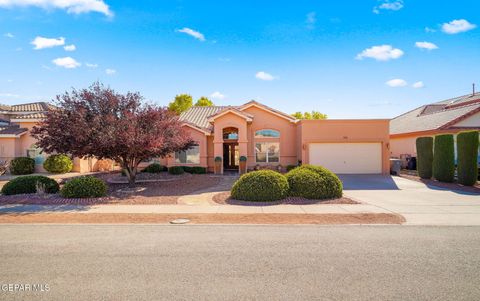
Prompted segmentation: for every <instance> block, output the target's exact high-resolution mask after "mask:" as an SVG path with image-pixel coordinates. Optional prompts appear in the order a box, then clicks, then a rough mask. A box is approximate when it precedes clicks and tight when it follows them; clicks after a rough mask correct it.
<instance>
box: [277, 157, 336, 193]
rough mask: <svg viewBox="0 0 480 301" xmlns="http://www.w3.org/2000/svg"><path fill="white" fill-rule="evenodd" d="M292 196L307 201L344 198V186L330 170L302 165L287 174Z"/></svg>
mask: <svg viewBox="0 0 480 301" xmlns="http://www.w3.org/2000/svg"><path fill="white" fill-rule="evenodd" d="M286 177H287V180H288V184H289V187H290V191H289V194H290V195H291V196H297V197H304V198H307V199H334V198H339V197H342V194H343V185H342V182H341V181H340V179H339V178H338V177H337V176H336V175H335V174H334V173H333V172H331V171H330V170H328V169H326V168H324V167H321V166H314V165H302V166H299V167H297V168H295V169H292V170H291V171H289V172H288V173H287V176H286Z"/></svg>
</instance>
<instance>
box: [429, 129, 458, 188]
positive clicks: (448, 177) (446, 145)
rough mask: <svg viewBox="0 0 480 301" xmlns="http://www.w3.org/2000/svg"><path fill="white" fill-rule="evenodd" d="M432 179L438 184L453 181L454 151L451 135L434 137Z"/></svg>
mask: <svg viewBox="0 0 480 301" xmlns="http://www.w3.org/2000/svg"><path fill="white" fill-rule="evenodd" d="M433 177H434V178H435V179H437V180H438V181H440V182H453V180H454V177H455V151H454V142H453V135H451V134H445V135H438V136H435V145H434V150H433Z"/></svg>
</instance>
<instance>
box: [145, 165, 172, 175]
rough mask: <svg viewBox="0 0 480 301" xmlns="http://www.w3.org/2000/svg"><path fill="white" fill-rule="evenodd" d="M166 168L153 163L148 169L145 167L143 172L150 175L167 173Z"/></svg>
mask: <svg viewBox="0 0 480 301" xmlns="http://www.w3.org/2000/svg"><path fill="white" fill-rule="evenodd" d="M166 170H167V169H166V167H165V166H162V165H160V164H158V163H152V164H150V165H148V166H147V167H145V168H144V169H143V170H142V172H148V173H160V172H162V171H166Z"/></svg>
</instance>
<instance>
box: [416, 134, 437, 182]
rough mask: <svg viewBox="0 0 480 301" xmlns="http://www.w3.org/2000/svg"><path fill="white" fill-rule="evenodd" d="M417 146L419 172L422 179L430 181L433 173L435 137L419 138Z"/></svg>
mask: <svg viewBox="0 0 480 301" xmlns="http://www.w3.org/2000/svg"><path fill="white" fill-rule="evenodd" d="M416 144H417V171H418V175H419V176H420V178H422V179H430V178H431V177H432V172H433V137H419V138H417V141H416Z"/></svg>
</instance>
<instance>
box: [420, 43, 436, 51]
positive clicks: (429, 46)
mask: <svg viewBox="0 0 480 301" xmlns="http://www.w3.org/2000/svg"><path fill="white" fill-rule="evenodd" d="M415 47H417V48H420V49H427V50H435V49H438V46H437V45H435V44H433V43H430V42H416V43H415Z"/></svg>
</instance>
